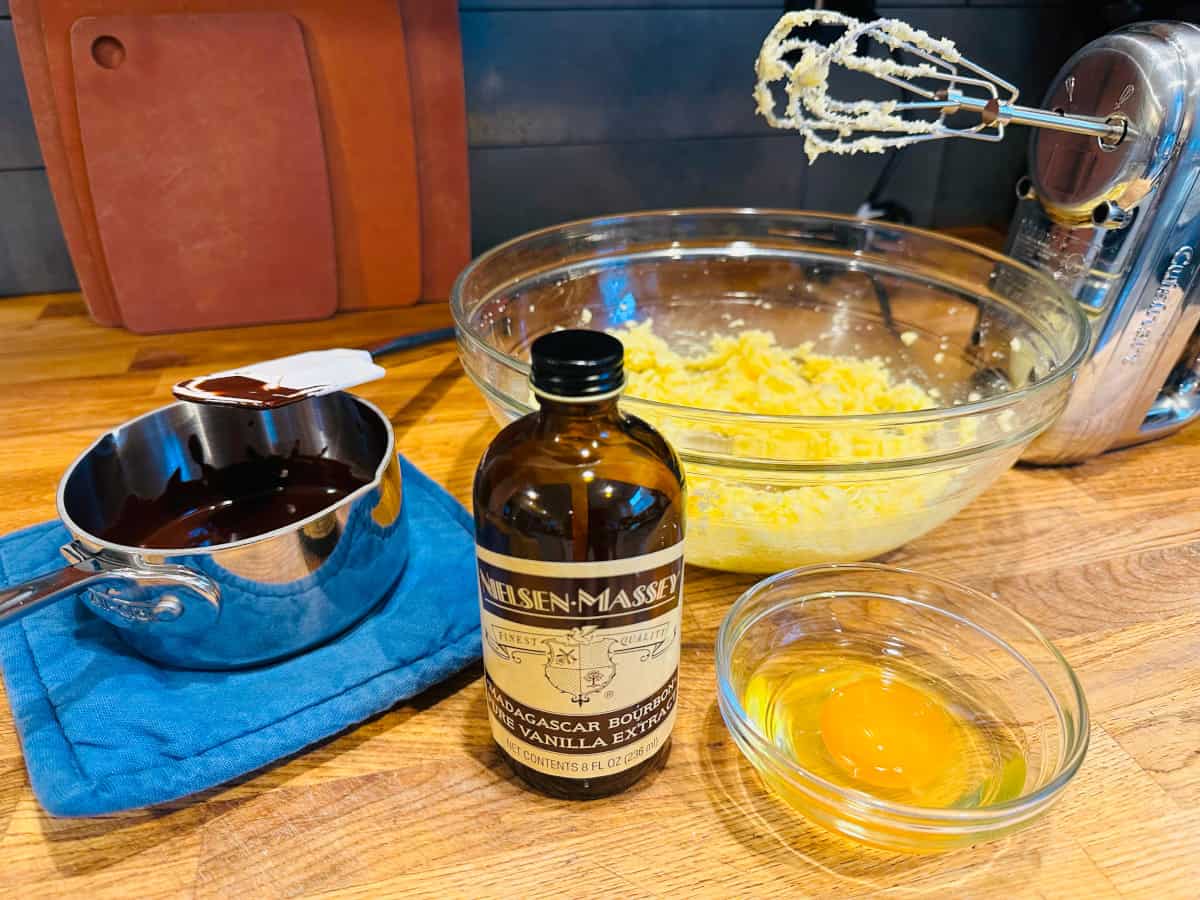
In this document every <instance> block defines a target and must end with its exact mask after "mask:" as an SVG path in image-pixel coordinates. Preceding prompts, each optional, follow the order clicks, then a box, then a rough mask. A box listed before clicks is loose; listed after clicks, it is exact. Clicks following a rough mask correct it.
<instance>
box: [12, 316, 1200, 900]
mask: <svg viewBox="0 0 1200 900" xmlns="http://www.w3.org/2000/svg"><path fill="white" fill-rule="evenodd" d="M446 320H447V315H446V312H445V310H444V309H443V308H439V307H419V308H416V309H411V310H404V311H389V310H384V311H375V312H368V313H357V314H352V315H346V316H342V317H339V318H337V319H334V320H331V321H326V322H314V323H308V324H300V325H289V326H273V327H264V328H246V329H238V330H232V331H221V332H208V333H202V334H186V335H171V336H162V337H137V336H134V335H131V334H128V333H126V332H123V331H115V330H110V329H105V328H100V327H97V326H95V325H93V324H91V323H90V322H89V321H88V319H87V318H86V316H85V314H84V308H83V305H82V303H81V301H80V300H79V299H78V297H76V296H73V295H55V296H46V297H29V298H22V299H14V300H3V301H0V330H2V333H3V335H4V340H3V344H2V345H0V385H2V386H3V387H2V388H0V459H2V460H3V461H4V465H3V468H2V469H0V532H7V531H10V530H12V529H15V528H19V527H21V526H24V525H30V524H32V523H34V522H39V521H42V520H44V519H48V518H50V517H52V516H53V514H54V490H55V485H56V483H57V481H58V478H59V476H60V474H61V473H62V471H63V470H64V468H65V467H66V466H67V465H68V464H69V463H70V461H71V460H72V459H73V458H74V457H75V455H76V454H77V453H78V452H79V451H80V450H81V449H82V448H83V447H84V446H85V445H86V444H88V443H89V442H90V441H91V440H92V439H93V438H94V437H95V435H96V434H97V433H98V432H101V431H102V430H104V429H106V428H108V427H110V426H112V425H114V424H116V423H118V422H120V421H123V420H125V419H127V418H130V417H131V416H134V415H136V414H139V413H141V412H144V411H146V410H149V409H151V408H153V407H155V406H158V405H161V404H163V403H164V402H166V401H167V399H168V389H169V386H170V385H171V384H172V383H173V382H175V381H176V380H177V379H178V378H179V377H181V376H182V375H184V374H195V373H197V372H208V371H214V370H217V369H220V368H225V367H228V366H232V365H235V364H237V363H241V362H245V361H247V360H250V359H261V358H264V357H270V356H277V355H282V354H285V353H292V352H297V351H299V350H302V349H312V348H318V347H324V346H337V345H341V346H354V345H357V344H361V343H366V342H369V341H371V340H377V339H380V338H384V337H387V336H390V335H394V334H398V333H405V332H410V331H417V330H421V329H424V328H430V327H434V326H437V325H442V324H445V323H446ZM387 366H388V369H389V376H388V377H387V378H386V379H384V380H383V381H380V382H376V383H374V384H370V385H367V386H365V387H364V388H363V389H362V393H363V394H364V395H365V396H367V397H369V398H370V399H371V400H373V401H375V402H376V403H378V404H379V405H380V406H381V407H382V408H383V409H384V410H385V411H386V412H387V413H388V414H389V415H390V416H391V418H392V421H393V422H394V423H395V426H396V433H397V439H398V442H399V446H400V449H401V451H403V452H404V453H405V454H407V455H408V457H409V458H410V459H412V460H413V461H414V462H415V463H416V464H417V465H419V466H421V467H422V468H423V469H424V470H425V471H426V472H428V473H429V474H430V475H431V476H432V477H433V478H435V479H436V480H438V481H439V482H441V483H442V484H444V485H445V486H446V487H447V488H449V489H450V490H451V491H452V492H453V493H454V494H456V495H457V496H458V497H459V498H460V499H462V500H464V501H465V500H467V498H468V492H469V486H470V483H471V478H472V474H473V470H474V467H475V463H476V460H477V459H478V457H479V455H480V453H481V452H482V450H483V448H484V447H485V445H486V444H487V442H488V441H489V440H490V438H491V437H492V435H493V434H494V431H495V428H494V426H493V424H492V422H491V420H490V419H489V417H488V414H487V412H486V410H485V408H484V405H483V403H482V401H481V400H480V398H479V395H478V394H477V393H476V391H475V389H474V388H473V387H472V386H471V384H470V382H469V381H468V380H467V379H466V377H465V376H464V375H463V373H462V370H461V368H460V367H459V364H458V361H457V359H456V357H455V353H454V349H453V346H452V345H451V344H442V345H438V346H436V347H429V348H424V349H420V350H415V351H412V352H410V353H408V354H407V355H402V356H399V357H394V358H392V359H390V360H388V361H387ZM891 561H893V562H897V563H903V564H904V565H909V566H913V567H916V568H920V569H925V570H928V571H930V572H935V573H940V574H943V575H947V576H950V577H952V578H956V579H960V580H963V581H966V582H967V583H969V584H971V585H974V586H975V587H977V588H980V589H982V590H984V591H994V592H996V593H997V594H999V596H1000V597H1001V598H1002V599H1003V600H1004V601H1005V602H1007V603H1010V604H1012V605H1013V606H1014V607H1015V608H1016V609H1018V610H1019V611H1020V612H1021V613H1023V614H1024V615H1026V616H1028V617H1029V618H1031V619H1032V620H1033V621H1034V622H1036V623H1037V624H1039V625H1040V626H1041V627H1042V628H1043V629H1044V630H1045V631H1046V632H1047V634H1048V635H1049V636H1050V637H1051V639H1053V640H1054V641H1056V642H1057V644H1058V646H1059V647H1060V648H1061V649H1062V650H1063V652H1064V653H1065V654H1066V656H1067V658H1068V659H1069V660H1070V661H1071V663H1072V664H1073V665H1074V666H1075V669H1076V671H1077V672H1078V673H1079V676H1080V678H1081V679H1082V681H1083V685H1084V687H1085V689H1086V691H1087V696H1088V700H1089V703H1090V705H1091V711H1092V733H1091V749H1090V751H1089V753H1088V757H1087V760H1086V762H1085V763H1084V766H1083V769H1082V770H1081V772H1080V774H1079V775H1078V777H1077V778H1076V779H1075V781H1074V783H1072V784H1071V785H1070V786H1069V788H1068V789H1067V791H1066V792H1065V794H1064V796H1063V797H1062V799H1061V800H1060V802H1059V803H1058V804H1057V805H1056V806H1055V807H1054V808H1053V809H1052V810H1051V812H1050V813H1049V814H1048V815H1047V816H1046V817H1045V818H1043V819H1042V820H1040V821H1039V822H1038V823H1037V824H1036V825H1034V826H1033V827H1031V828H1029V829H1028V830H1026V831H1024V832H1022V833H1020V834H1017V835H1014V836H1012V837H1010V838H1007V839H1005V840H1003V841H1001V842H999V843H995V844H990V845H985V846H981V847H978V848H974V849H969V850H964V851H960V852H955V853H951V854H948V855H944V856H940V857H915V858H914V857H902V856H892V855H888V854H885V853H881V852H875V851H869V850H864V849H862V848H858V847H855V846H853V845H850V844H848V843H845V842H843V841H841V840H840V839H838V838H835V837H832V836H830V835H828V834H826V833H825V832H822V831H819V830H817V829H815V828H814V827H812V826H810V825H808V824H806V823H805V822H804V821H803V820H801V819H799V818H797V817H796V816H795V815H793V814H792V813H790V812H789V811H787V810H786V809H785V808H784V807H783V806H781V805H780V804H779V803H778V802H776V801H775V800H773V799H772V798H771V797H769V796H767V795H766V794H765V793H764V792H763V790H762V789H761V787H760V785H759V782H758V780H757V778H756V777H755V775H754V773H753V771H752V770H751V769H750V768H749V766H748V765H747V764H746V763H745V762H743V761H742V759H741V758H740V757H739V755H738V752H737V750H736V748H734V746H733V744H732V743H731V741H730V739H729V737H728V735H727V733H726V731H725V729H724V727H723V726H722V724H721V721H720V717H719V715H718V713H717V711H716V707H715V702H714V693H713V684H714V676H713V664H712V650H713V639H714V636H715V634H716V630H717V626H718V625H719V624H720V621H721V618H722V615H723V614H724V612H725V610H726V609H727V607H728V605H729V604H730V602H732V600H733V599H734V598H735V597H737V595H738V594H739V593H740V592H741V591H742V590H743V589H744V588H745V587H746V586H747V585H749V584H750V582H751V581H752V579H750V578H746V577H739V576H732V575H724V574H717V573H712V572H707V571H703V570H691V571H690V572H689V574H688V594H687V606H686V615H685V635H684V638H685V640H684V649H683V664H682V665H683V667H682V676H683V677H682V679H681V684H682V686H683V689H682V691H681V695H682V696H681V715H680V718H679V722H678V725H677V727H676V730H675V741H674V749H673V751H672V756H671V759H670V762H669V764H668V766H667V768H666V769H665V770H663V771H662V772H661V773H659V774H658V775H657V776H655V777H652V778H651V779H648V780H647V781H645V782H643V783H642V784H640V785H639V786H638V787H636V788H635V789H634V790H632V791H630V792H629V793H627V794H625V795H622V796H619V797H616V798H613V799H610V800H602V801H595V802H592V803H588V804H582V805H572V804H568V803H563V802H557V801H553V800H548V799H544V798H541V797H537V796H534V795H532V794H530V793H528V792H526V791H525V790H523V789H522V788H521V787H520V786H519V785H518V784H517V783H516V782H515V781H514V779H513V777H512V776H511V775H510V774H509V773H508V772H507V771H506V770H505V768H504V766H503V765H502V764H501V763H500V761H499V760H498V758H497V755H496V753H495V752H494V751H493V749H492V745H491V740H490V737H489V733H488V729H487V724H486V722H485V713H484V702H483V692H482V685H481V679H480V677H479V675H480V670H479V668H478V666H476V667H473V668H472V669H470V670H468V671H466V672H464V673H463V674H462V675H460V676H458V677H456V678H454V679H453V680H451V681H450V682H449V683H447V684H445V685H443V686H441V687H439V688H437V689H435V690H433V691H431V692H429V693H428V694H426V695H424V696H421V697H419V698H417V699H416V700H415V701H413V702H410V703H405V704H402V705H401V706H399V707H397V708H395V709H393V710H392V711H391V712H388V713H387V714H385V715H382V716H379V717H378V718H376V719H374V720H372V721H369V722H367V723H366V724H364V725H362V726H360V727H358V728H355V729H353V730H352V731H350V732H348V733H347V734H344V735H342V736H341V737H338V738H336V739H333V740H330V741H328V742H326V743H324V744H322V745H320V746H317V747H314V748H313V749H311V750H310V751H309V752H307V753H305V754H303V755H301V756H298V757H296V758H294V759H290V760H288V761H286V762H282V763H279V764H277V765H275V766H273V767H271V768H268V769H266V770H264V771H262V772H260V773H258V774H257V775H255V776H253V777H249V778H246V779H243V780H241V781H239V782H237V783H235V784H232V785H229V786H226V787H225V788H223V789H216V790H213V791H210V792H208V793H206V794H204V795H203V796H201V797H199V798H194V799H193V800H191V801H186V802H179V803H175V804H172V805H171V806H170V807H169V808H165V809H158V810H154V811H149V812H137V813H131V814H127V815H118V816H111V817H108V818H103V819H91V820H62V819H58V820H56V819H51V818H49V817H48V816H46V815H45V814H43V813H42V812H41V810H40V808H39V807H38V805H37V802H36V801H35V800H34V797H33V794H32V793H31V791H30V789H29V785H28V782H27V780H26V776H25V769H24V764H23V762H22V759H21V749H20V746H19V744H18V740H17V735H16V732H15V730H14V727H13V723H12V719H11V715H10V713H9V711H8V707H7V704H0V894H3V895H7V896H22V897H29V896H35V895H62V896H67V895H70V896H88V897H92V898H94V897H100V896H108V895H111V896H139V897H151V896H164V897H168V896H198V897H210V896H237V897H251V896H252V897H263V896H265V897H270V896H283V895H296V894H305V895H322V894H325V893H329V892H335V893H339V894H341V893H346V894H349V895H357V896H364V897H366V896H370V897H375V896H381V895H388V894H399V893H406V894H407V893H411V894H414V895H421V896H431V897H432V896H438V897H443V896H484V895H499V894H505V895H509V896H531V895H539V894H570V895H574V896H616V895H620V896H642V895H646V896H656V895H667V894H675V895H682V896H690V895H697V894H713V895H722V896H739V897H740V896H758V895H763V896H765V895H776V894H784V893H786V894H788V895H790V896H805V895H808V896H832V895H838V896H846V895H853V894H859V893H866V892H876V891H878V892H884V893H889V894H893V895H896V896H905V897H907V896H912V895H914V894H918V893H925V892H932V893H937V894H940V895H943V896H994V897H1013V896H1027V895H1033V896H1047V897H1062V896H1078V897H1087V898H1095V897H1106V896H1113V895H1137V896H1147V897H1149V896H1153V897H1156V898H1157V897H1164V896H1195V895H1196V892H1197V890H1198V887H1197V885H1198V884H1200V868H1198V862H1197V860H1200V749H1198V748H1200V428H1194V429H1192V430H1191V431H1188V432H1184V433H1182V434H1180V435H1177V436H1176V437H1174V438H1171V439H1168V440H1165V441H1161V442H1158V443H1155V444H1151V445H1148V446H1145V447H1141V448H1137V449H1133V450H1127V451H1123V452H1119V453H1113V454H1109V455H1107V456H1105V457H1103V458H1101V459H1098V460H1095V461H1093V462H1090V463H1088V464H1087V465H1085V466H1082V467H1078V468H1067V469H1028V468H1021V469H1016V470H1014V471H1012V472H1009V473H1008V474H1007V475H1005V476H1004V477H1003V478H1002V479H1001V480H1000V481H999V483H998V484H996V485H995V486H994V487H993V488H992V489H991V490H989V491H988V492H987V493H985V494H984V495H983V496H982V497H981V498H980V499H978V500H976V501H975V503H974V504H973V505H972V506H971V507H969V508H968V509H967V510H966V511H964V512H963V513H962V514H960V515H959V516H958V517H957V518H955V519H954V520H953V521H952V522H950V523H949V524H947V525H945V526H943V527H942V528H939V529H938V530H937V531H935V532H933V533H932V534H930V535H928V536H927V537H925V538H923V539H921V540H919V541H917V542H916V543H914V544H912V545H910V546H908V547H906V548H905V549H903V550H901V551H899V552H897V553H896V554H893V556H892V558H891Z"/></svg>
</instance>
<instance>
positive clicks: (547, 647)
mask: <svg viewBox="0 0 1200 900" xmlns="http://www.w3.org/2000/svg"><path fill="white" fill-rule="evenodd" d="M623 359H624V348H623V347H622V345H621V342H620V341H619V340H617V339H616V338H615V337H612V336H611V335H608V334H604V333H602V332H597V331H583V330H568V331H557V332H553V333H551V334H547V335H544V336H542V337H540V338H538V339H537V340H536V341H534V343H533V347H532V363H531V367H532V373H531V376H530V384H531V386H532V388H533V393H534V395H535V396H536V398H537V402H538V406H539V409H538V410H537V411H535V412H533V413H531V414H529V415H527V416H525V417H524V418H522V419H519V420H518V421H516V422H513V423H512V424H511V425H509V426H508V427H507V428H505V429H504V430H503V431H501V432H500V434H499V435H498V436H497V437H496V439H495V440H494V441H493V442H492V444H491V446H490V447H489V448H488V450H487V452H486V453H485V454H484V456H483V459H482V461H481V462H480V464H479V469H478V471H477V472H476V474H475V491H474V502H475V539H476V544H477V551H478V568H479V597H480V619H481V625H482V629H483V664H484V682H485V692H486V695H487V706H488V717H489V719H490V723H491V728H492V735H493V737H494V738H495V740H496V743H497V745H498V746H499V748H500V752H501V753H502V754H503V756H504V757H505V758H506V759H507V761H508V763H509V764H510V765H511V766H512V768H513V769H514V771H516V773H517V774H518V775H519V776H520V777H521V778H522V779H524V780H525V782H527V783H528V784H529V785H531V786H532V787H534V788H535V789H537V790H540V791H542V792H543V793H546V794H550V795H552V796H557V797H565V798H568V799H591V798H595V797H603V796H607V795H609V794H615V793H617V792H619V791H623V790H625V789H626V788H628V787H629V786H630V785H632V784H633V783H634V782H636V781H637V780H638V779H639V778H641V777H642V776H644V775H646V774H647V773H648V772H650V771H652V770H653V769H655V768H656V767H657V766H659V765H661V764H662V762H663V761H664V760H665V759H666V755H667V752H668V748H669V745H670V738H671V728H672V726H673V725H674V722H675V705H676V687H677V680H678V669H679V630H680V623H681V614H682V602H683V539H684V507H685V491H684V480H683V471H682V469H681V467H680V464H679V459H678V458H677V457H676V456H675V453H674V451H673V450H672V449H671V447H670V445H669V444H668V443H667V442H666V440H665V439H664V438H663V437H662V436H661V435H660V434H659V433H658V432H657V431H655V430H654V429H653V428H651V427H650V426H649V425H647V424H646V423H645V422H643V421H641V420H640V419H637V418H634V417H632V416H627V415H624V414H623V413H621V411H620V410H619V409H618V407H617V401H618V397H619V396H620V393H621V389H622V387H623V386H624V367H623Z"/></svg>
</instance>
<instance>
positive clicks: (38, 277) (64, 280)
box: [0, 169, 76, 296]
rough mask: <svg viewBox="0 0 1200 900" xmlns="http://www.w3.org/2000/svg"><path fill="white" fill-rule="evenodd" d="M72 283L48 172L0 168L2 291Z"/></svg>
mask: <svg viewBox="0 0 1200 900" xmlns="http://www.w3.org/2000/svg"><path fill="white" fill-rule="evenodd" d="M75 289H76V282H75V271H74V270H73V269H72V268H71V260H70V257H68V256H67V248H66V245H65V244H64V243H63V238H62V231H61V229H60V228H59V225H58V215H57V213H55V211H54V201H53V199H52V198H51V196H50V185H49V183H48V182H47V181H46V173H45V172H44V171H42V170H41V169H31V170H27V171H16V172H0V296H9V295H12V294H40V293H49V292H52V291H73V290H75Z"/></svg>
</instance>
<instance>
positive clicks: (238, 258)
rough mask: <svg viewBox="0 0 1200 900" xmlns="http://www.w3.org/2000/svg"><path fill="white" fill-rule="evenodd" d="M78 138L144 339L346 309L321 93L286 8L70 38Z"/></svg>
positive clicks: (122, 302)
mask: <svg viewBox="0 0 1200 900" xmlns="http://www.w3.org/2000/svg"><path fill="white" fill-rule="evenodd" d="M71 54H72V60H73V63H74V72H75V96H76V99H77V101H78V111H79V126H80V135H81V137H82V140H83V151H84V159H85V161H86V164H87V173H88V183H89V184H90V186H91V194H92V202H93V204H94V205H95V212H96V222H97V225H98V227H99V233H100V240H101V243H102V245H103V248H104V257H105V259H106V260H107V262H108V269H109V274H110V277H111V279H112V285H113V289H114V295H115V298H116V300H117V305H118V308H119V311H120V317H121V321H122V322H123V323H124V324H125V325H126V327H128V328H130V329H132V330H133V331H137V332H141V333H152V332H159V331H170V330H174V329H177V328H179V327H180V324H181V323H186V324H187V327H188V328H213V327H221V326H227V325H246V324H252V323H258V322H285V321H296V320H302V319H314V318H321V317H323V316H328V315H332V314H333V312H334V310H335V309H336V308H337V269H336V263H335V256H334V238H333V217H332V213H331V207H330V194H329V180H328V176H327V169H326V165H325V152H324V149H323V146H322V141H321V125H320V120H319V118H318V115H317V101H316V94H315V92H314V89H313V83H312V76H311V74H310V72H309V66H308V57H307V55H306V54H305V49H304V38H303V35H302V33H301V30H300V25H299V23H298V22H297V21H296V19H295V18H294V17H292V16H290V15H288V14H286V13H225V14H219V13H209V14H183V15H157V16H94V17H88V18H83V19H79V20H78V21H76V22H75V24H74V25H73V26H72V28H71Z"/></svg>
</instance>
